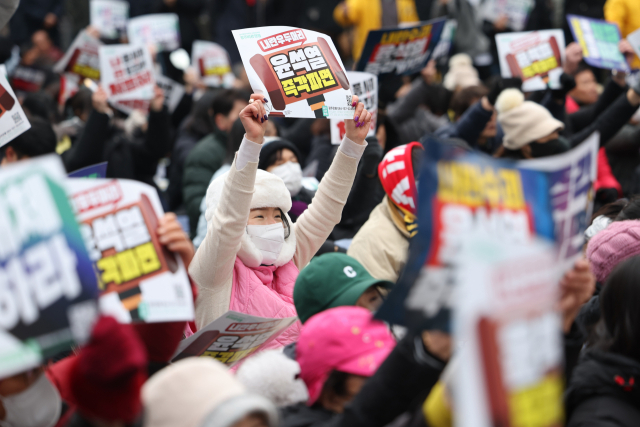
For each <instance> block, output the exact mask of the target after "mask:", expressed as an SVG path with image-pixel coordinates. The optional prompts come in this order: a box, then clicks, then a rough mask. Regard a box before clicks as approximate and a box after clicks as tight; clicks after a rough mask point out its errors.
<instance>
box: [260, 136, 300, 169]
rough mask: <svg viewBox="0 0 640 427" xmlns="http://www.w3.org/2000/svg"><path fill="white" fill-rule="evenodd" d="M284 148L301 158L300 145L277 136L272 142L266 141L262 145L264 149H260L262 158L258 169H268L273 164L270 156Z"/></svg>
mask: <svg viewBox="0 0 640 427" xmlns="http://www.w3.org/2000/svg"><path fill="white" fill-rule="evenodd" d="M265 139H266V138H265ZM283 148H288V149H289V150H291V151H293V154H295V155H296V157H297V158H298V161H300V160H301V157H300V150H298V147H296V146H295V145H293V143H292V142H290V141H287V140H286V139H282V138H276V139H274V140H272V141H270V142H267V141H265V142H264V144H263V145H262V149H261V150H260V160H259V161H258V169H262V170H267V168H268V167H269V166H271V164H270V163H269V158H270V157H271V156H273V155H274V154H275V153H277V152H278V151H280V150H282V149H283Z"/></svg>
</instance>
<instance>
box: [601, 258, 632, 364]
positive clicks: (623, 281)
mask: <svg viewBox="0 0 640 427" xmlns="http://www.w3.org/2000/svg"><path fill="white" fill-rule="evenodd" d="M639 282H640V256H638V255H636V256H633V257H631V258H629V259H627V260H625V261H623V262H621V263H620V264H618V265H617V266H616V267H615V268H614V269H613V271H612V272H611V274H610V275H609V277H608V278H607V281H606V282H605V285H604V287H603V290H602V292H601V293H600V312H601V315H602V317H601V325H599V327H598V328H596V333H597V334H598V335H599V337H598V339H597V340H598V345H599V347H600V349H601V350H605V351H609V352H612V353H617V354H621V355H623V356H626V357H630V358H632V359H635V360H637V361H639V362H640V345H638V343H639V342H640V310H638V306H639V305H640V286H638V283H639Z"/></svg>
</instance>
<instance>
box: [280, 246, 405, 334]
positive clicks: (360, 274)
mask: <svg viewBox="0 0 640 427" xmlns="http://www.w3.org/2000/svg"><path fill="white" fill-rule="evenodd" d="M374 285H378V286H383V287H385V288H391V287H392V286H393V283H391V282H388V281H386V280H378V279H375V278H373V277H372V276H371V274H369V272H368V271H367V270H366V269H365V268H364V267H363V266H362V264H360V263H359V262H358V261H356V260H355V258H352V257H350V256H349V255H347V254H343V253H340V252H332V253H327V254H324V255H322V256H319V257H315V258H314V259H312V260H311V262H310V263H309V264H308V265H307V266H306V267H305V268H304V269H302V271H301V272H300V274H299V275H298V278H297V279H296V286H295V287H294V288H293V302H294V304H295V306H296V311H297V312H298V317H299V318H300V321H301V322H302V323H304V322H306V321H307V320H308V319H309V318H310V317H311V316H313V315H314V314H317V313H320V312H321V311H323V310H326V309H328V308H333V307H340V306H344V305H355V304H356V302H357V301H358V298H360V295H362V294H363V292H364V291H366V290H367V289H369V288H370V287H371V286H374Z"/></svg>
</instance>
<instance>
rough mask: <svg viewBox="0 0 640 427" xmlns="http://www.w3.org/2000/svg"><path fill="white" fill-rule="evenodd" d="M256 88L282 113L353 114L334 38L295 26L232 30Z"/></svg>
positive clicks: (270, 109)
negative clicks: (332, 39)
mask: <svg viewBox="0 0 640 427" xmlns="http://www.w3.org/2000/svg"><path fill="white" fill-rule="evenodd" d="M232 33H233V37H234V38H235V40H236V44H237V45H238V50H239V51H240V56H241V57H242V63H243V64H244V66H245V69H246V71H247V76H248V77H249V82H250V83H251V88H252V89H253V91H254V92H256V93H259V94H262V95H264V96H265V98H266V99H267V100H268V101H269V102H268V103H267V105H266V106H265V107H266V109H267V113H268V114H270V115H272V116H281V117H309V118H314V117H315V118H323V117H324V118H330V119H333V118H339V119H351V118H352V116H353V112H354V111H355V108H354V107H352V106H351V94H350V93H349V88H350V84H349V79H348V78H347V74H346V71H345V69H344V65H343V64H342V61H341V60H340V55H339V54H338V51H337V50H336V48H335V46H334V45H333V42H332V41H331V38H330V37H329V36H326V35H324V34H322V33H317V32H315V31H309V30H304V29H301V28H294V27H260V28H246V29H243V30H233V31H232Z"/></svg>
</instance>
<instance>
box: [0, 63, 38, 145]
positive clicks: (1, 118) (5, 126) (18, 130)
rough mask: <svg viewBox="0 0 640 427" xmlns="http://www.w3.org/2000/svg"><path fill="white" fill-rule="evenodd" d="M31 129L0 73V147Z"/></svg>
mask: <svg viewBox="0 0 640 427" xmlns="http://www.w3.org/2000/svg"><path fill="white" fill-rule="evenodd" d="M29 129H31V124H30V123H29V120H28V119H27V116H26V115H25V114H24V111H22V107H21V106H20V103H19V102H18V100H17V98H16V94H15V93H13V89H12V88H11V85H10V84H9V82H8V81H7V77H6V76H5V75H4V74H1V73H0V147H1V146H3V145H5V144H7V143H9V142H10V141H11V140H12V139H14V138H16V137H17V136H18V135H20V134H22V133H24V132H26V131H28V130H29Z"/></svg>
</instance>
